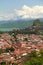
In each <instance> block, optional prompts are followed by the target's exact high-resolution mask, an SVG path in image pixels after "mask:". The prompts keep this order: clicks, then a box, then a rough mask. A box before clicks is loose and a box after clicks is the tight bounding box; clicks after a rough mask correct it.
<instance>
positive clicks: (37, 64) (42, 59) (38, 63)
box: [23, 49, 43, 65]
mask: <svg viewBox="0 0 43 65" xmlns="http://www.w3.org/2000/svg"><path fill="white" fill-rule="evenodd" d="M39 54H40V56H39V55H38V54H37V53H36V51H32V52H31V54H30V55H31V56H29V57H30V58H29V57H28V58H29V59H27V58H26V60H25V61H24V64H23V65H43V49H42V50H40V52H39Z"/></svg>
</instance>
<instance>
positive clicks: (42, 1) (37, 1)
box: [0, 0, 43, 15]
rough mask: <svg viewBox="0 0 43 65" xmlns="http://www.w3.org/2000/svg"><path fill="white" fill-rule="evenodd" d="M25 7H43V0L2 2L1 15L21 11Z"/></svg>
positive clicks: (0, 3)
mask: <svg viewBox="0 0 43 65" xmlns="http://www.w3.org/2000/svg"><path fill="white" fill-rule="evenodd" d="M24 5H26V6H28V7H34V6H37V5H38V6H43V0H0V14H1V15H3V14H5V13H8V12H12V11H13V10H14V9H17V10H19V9H20V10H21V9H22V7H23V6H24Z"/></svg>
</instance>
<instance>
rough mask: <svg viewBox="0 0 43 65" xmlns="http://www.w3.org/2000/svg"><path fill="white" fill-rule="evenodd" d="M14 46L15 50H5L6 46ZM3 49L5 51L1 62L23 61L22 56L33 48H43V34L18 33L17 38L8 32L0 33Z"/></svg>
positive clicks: (0, 57)
mask: <svg viewBox="0 0 43 65" xmlns="http://www.w3.org/2000/svg"><path fill="white" fill-rule="evenodd" d="M10 47H13V48H14V51H12V52H5V51H4V50H5V49H6V48H10ZM1 48H2V49H3V51H4V52H3V53H1V54H0V62H2V61H6V63H8V62H15V63H19V62H21V59H22V57H25V56H26V55H28V54H29V53H31V51H32V50H35V51H36V52H39V51H40V49H43V36H41V35H35V34H30V35H28V34H18V35H17V36H16V38H14V37H13V36H12V35H9V34H7V33H5V34H0V49H1Z"/></svg>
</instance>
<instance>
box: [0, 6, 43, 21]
mask: <svg viewBox="0 0 43 65" xmlns="http://www.w3.org/2000/svg"><path fill="white" fill-rule="evenodd" d="M41 17H42V18H43V6H38V5H36V6H33V7H28V6H26V5H24V6H23V7H22V8H21V10H17V9H14V11H13V12H11V13H6V14H5V13H4V14H2V15H0V20H9V19H18V18H19V19H20V18H41Z"/></svg>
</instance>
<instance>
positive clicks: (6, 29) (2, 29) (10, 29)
mask: <svg viewBox="0 0 43 65" xmlns="http://www.w3.org/2000/svg"><path fill="white" fill-rule="evenodd" d="M14 29H16V30H17V28H0V31H12V30H14Z"/></svg>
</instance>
